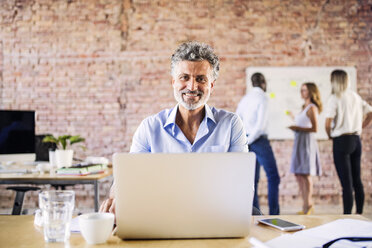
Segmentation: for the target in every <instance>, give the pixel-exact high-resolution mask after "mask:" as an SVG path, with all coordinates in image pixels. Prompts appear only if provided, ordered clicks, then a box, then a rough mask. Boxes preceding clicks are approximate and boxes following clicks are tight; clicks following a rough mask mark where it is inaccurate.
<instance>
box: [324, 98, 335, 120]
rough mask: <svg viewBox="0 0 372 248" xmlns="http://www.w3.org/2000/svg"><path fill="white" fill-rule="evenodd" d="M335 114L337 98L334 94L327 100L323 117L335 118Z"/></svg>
mask: <svg viewBox="0 0 372 248" xmlns="http://www.w3.org/2000/svg"><path fill="white" fill-rule="evenodd" d="M336 114H337V99H336V97H335V96H333V95H332V96H331V97H330V98H329V99H328V101H327V105H326V107H325V110H324V116H325V118H335V116H336Z"/></svg>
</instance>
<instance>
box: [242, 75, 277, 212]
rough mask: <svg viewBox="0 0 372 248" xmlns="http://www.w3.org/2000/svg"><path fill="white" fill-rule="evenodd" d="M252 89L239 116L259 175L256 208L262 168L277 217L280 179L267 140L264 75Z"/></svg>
mask: <svg viewBox="0 0 372 248" xmlns="http://www.w3.org/2000/svg"><path fill="white" fill-rule="evenodd" d="M251 81H252V86H253V89H252V90H250V91H249V92H248V94H247V95H245V96H244V97H243V99H242V100H241V101H240V103H239V105H238V108H237V110H236V113H237V114H238V115H239V116H240V118H242V120H243V124H244V128H245V131H246V132H247V133H246V134H247V138H248V146H249V150H250V151H252V152H254V153H255V154H256V157H257V158H256V175H255V184H254V187H255V192H254V198H253V206H255V207H256V208H258V209H259V208H260V205H259V200H258V196H257V187H258V181H259V180H260V165H262V166H263V167H264V169H265V172H266V176H267V181H268V198H269V208H270V215H278V214H279V213H280V210H279V183H280V178H279V174H278V168H277V166H276V161H275V157H274V153H273V151H272V149H271V146H270V142H269V140H268V139H267V124H268V113H267V111H268V98H267V96H266V94H265V92H266V80H265V77H264V76H263V75H262V74H261V73H254V74H253V75H252V77H251Z"/></svg>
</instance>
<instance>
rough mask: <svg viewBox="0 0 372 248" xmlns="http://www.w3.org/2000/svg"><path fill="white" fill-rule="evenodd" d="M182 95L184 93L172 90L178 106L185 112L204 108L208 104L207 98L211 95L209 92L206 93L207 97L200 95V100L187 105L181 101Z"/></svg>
mask: <svg viewBox="0 0 372 248" xmlns="http://www.w3.org/2000/svg"><path fill="white" fill-rule="evenodd" d="M183 93H184V91H177V90H176V89H173V94H174V98H175V99H176V101H177V102H178V104H180V105H182V106H183V107H184V108H185V109H187V110H195V109H198V108H200V107H201V106H204V105H205V104H206V103H207V102H208V100H209V97H210V95H211V92H210V91H209V92H208V94H207V95H204V94H203V93H202V95H201V97H200V100H199V101H198V102H195V103H187V102H185V101H184V100H183V97H182V95H183Z"/></svg>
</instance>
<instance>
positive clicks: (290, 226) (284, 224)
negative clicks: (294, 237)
mask: <svg viewBox="0 0 372 248" xmlns="http://www.w3.org/2000/svg"><path fill="white" fill-rule="evenodd" d="M258 222H260V223H262V224H265V225H269V226H272V227H274V228H277V229H279V230H282V231H297V230H302V229H304V228H305V226H303V225H298V224H295V223H292V222H289V221H285V220H282V219H278V218H272V219H261V220H258Z"/></svg>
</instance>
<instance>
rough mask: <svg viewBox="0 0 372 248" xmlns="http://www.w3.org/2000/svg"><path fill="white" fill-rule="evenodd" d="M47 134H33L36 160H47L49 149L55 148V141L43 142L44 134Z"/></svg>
mask: <svg viewBox="0 0 372 248" xmlns="http://www.w3.org/2000/svg"><path fill="white" fill-rule="evenodd" d="M47 135H49V134H40V135H36V136H35V153H36V161H49V149H52V150H55V149H56V148H57V145H56V144H55V143H43V139H44V137H45V136H47Z"/></svg>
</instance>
